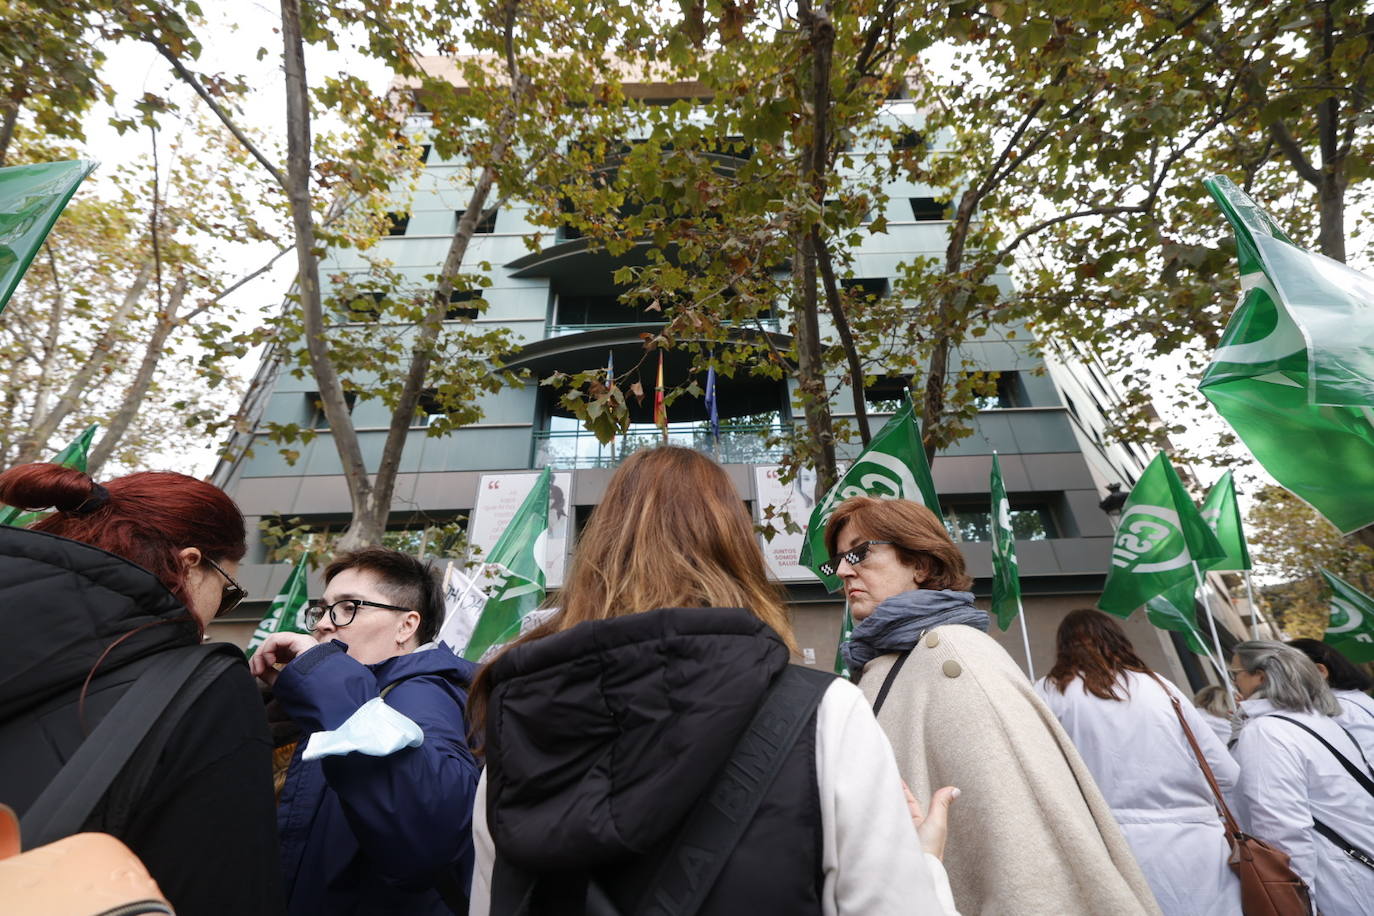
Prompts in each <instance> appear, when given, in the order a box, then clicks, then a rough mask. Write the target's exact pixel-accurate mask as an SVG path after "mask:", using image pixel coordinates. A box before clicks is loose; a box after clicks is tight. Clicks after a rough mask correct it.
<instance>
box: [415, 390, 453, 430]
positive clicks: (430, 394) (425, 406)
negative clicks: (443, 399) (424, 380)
mask: <svg viewBox="0 0 1374 916" xmlns="http://www.w3.org/2000/svg"><path fill="white" fill-rule="evenodd" d="M416 407H417V408H418V409H417V410H416V411H415V417H414V419H412V420H411V421H410V426H411V428H412V429H414V428H415V427H424V426H429V425H430V424H431V423H433V422H434V421H435V420H436V419H438V418H439V417H441V416H443V415H444V414H446V413H448V411H446V410H444V407H443V405H442V404H440V403H439V391H438V389H436V388H426V389H425V390H424V391H421V392H420V400H419V402H418V403H417V404H416Z"/></svg>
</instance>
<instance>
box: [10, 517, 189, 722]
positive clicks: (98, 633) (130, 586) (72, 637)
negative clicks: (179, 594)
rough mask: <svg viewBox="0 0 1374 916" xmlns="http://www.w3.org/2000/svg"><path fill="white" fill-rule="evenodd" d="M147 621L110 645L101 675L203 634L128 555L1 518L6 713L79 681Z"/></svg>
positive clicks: (12, 712)
mask: <svg viewBox="0 0 1374 916" xmlns="http://www.w3.org/2000/svg"><path fill="white" fill-rule="evenodd" d="M179 618H184V619H179ZM152 624H158V625H157V626H152ZM144 626H147V629H144V630H141V631H140V632H138V633H135V634H134V635H132V636H130V637H129V638H127V639H125V640H124V641H123V642H121V643H120V644H119V645H118V646H116V647H115V648H114V649H113V650H111V651H110V653H109V655H107V656H106V657H105V660H104V662H102V663H101V666H100V669H99V671H97V672H96V673H97V675H99V674H102V673H105V672H108V671H113V670H115V669H116V668H119V667H120V666H122V665H126V664H128V663H129V662H131V661H134V660H136V659H139V658H143V657H144V656H147V655H149V654H151V653H153V652H158V651H161V650H162V649H165V648H168V647H170V646H178V645H194V644H195V643H197V642H198V641H199V640H200V636H199V633H198V631H197V628H196V625H195V623H194V622H193V621H192V620H191V619H190V616H189V612H188V611H187V610H186V608H185V607H184V606H183V605H182V604H181V602H180V601H178V600H177V598H176V597H175V596H174V595H173V594H172V593H171V592H170V591H168V590H167V587H166V586H164V585H163V584H162V583H161V582H159V581H158V579H157V577H156V576H154V575H153V574H152V573H150V572H148V570H146V569H144V568H143V567H141V566H137V565H135V564H133V563H130V562H129V561H128V560H125V559H124V558H122V557H118V556H115V555H114V554H112V553H109V552H107V551H104V550H101V549H100V548H98V547H92V546H91V545H89V544H83V543H81V542H80V541H73V540H69V539H67V538H62V537H58V536H56V535H53V534H47V533H46V532H42V531H29V530H27V529H24V528H10V527H0V646H3V647H4V658H5V663H4V664H3V665H0V721H4V720H6V719H9V718H11V717H13V716H14V715H15V714H17V713H19V712H21V711H23V710H25V709H28V708H31V707H33V706H36V705H38V704H39V703H42V702H44V701H46V700H47V699H48V698H49V697H53V696H56V695H57V694H60V693H62V692H64V691H67V690H70V689H72V688H74V687H79V686H80V685H81V683H82V682H83V681H84V680H85V679H86V675H87V674H88V673H90V671H91V669H92V668H93V667H94V666H95V664H96V662H97V661H98V660H99V659H100V656H101V654H102V653H104V652H105V650H106V649H108V648H109V647H110V646H111V645H112V644H113V643H114V642H115V641H116V640H118V639H119V638H120V637H121V636H123V635H124V634H126V633H129V632H130V631H132V630H137V629H138V628H140V627H144Z"/></svg>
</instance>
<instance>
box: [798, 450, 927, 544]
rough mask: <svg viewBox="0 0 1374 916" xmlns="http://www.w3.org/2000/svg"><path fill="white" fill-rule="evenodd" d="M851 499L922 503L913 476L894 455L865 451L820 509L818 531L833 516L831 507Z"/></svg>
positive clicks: (833, 507)
mask: <svg viewBox="0 0 1374 916" xmlns="http://www.w3.org/2000/svg"><path fill="white" fill-rule="evenodd" d="M853 496H873V497H877V498H878V499H914V500H915V501H916V502H919V503H924V502H925V500H923V499H922V494H921V488H920V487H919V486H918V485H917V483H916V475H915V474H913V473H912V472H911V468H909V467H908V466H907V465H906V463H905V462H903V461H902V460H901V459H900V458H898V457H897V456H896V455H889V454H887V453H885V452H867V453H865V454H864V455H863V456H862V457H860V458H859V460H858V461H856V462H854V465H853V467H851V468H850V469H849V471H848V472H846V474H845V475H844V479H843V480H842V481H841V482H840V486H838V487H836V488H835V489H833V490H831V491H830V493H829V494H828V495H827V496H826V498H825V503H824V504H823V505H822V506H821V529H822V530H824V528H825V524H826V523H827V522H829V521H830V516H832V515H834V514H835V507H836V506H838V505H839V504H840V503H842V502H844V501H845V500H846V499H849V498H850V497H853Z"/></svg>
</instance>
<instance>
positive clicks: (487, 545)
mask: <svg viewBox="0 0 1374 916" xmlns="http://www.w3.org/2000/svg"><path fill="white" fill-rule="evenodd" d="M538 479H539V472H537V471H531V472H529V473H524V474H483V475H482V479H481V480H480V481H479V482H478V484H477V504H476V505H475V506H473V507H472V517H471V519H470V520H469V522H468V543H470V544H472V545H473V546H475V547H480V548H481V549H482V555H485V554H486V553H487V552H488V551H490V550H491V549H492V548H493V547H495V546H496V539H497V538H499V537H500V536H501V532H502V531H505V530H506V525H508V524H510V520H511V519H512V518H513V517H514V516H515V512H516V510H517V509H519V508H520V504H521V503H522V502H524V501H525V497H526V496H528V495H529V493H530V490H531V489H532V488H533V487H534V484H535V481H537V480H538ZM572 505H573V503H572V473H571V472H568V471H564V472H561V473H560V472H555V473H554V474H553V476H552V479H550V481H549V537H548V551H547V553H546V555H545V556H546V559H545V563H544V584H545V585H546V586H547V587H548V588H558V587H559V586H561V585H562V584H563V571H564V568H565V567H566V566H567V561H568V538H569V536H570V535H571V533H572Z"/></svg>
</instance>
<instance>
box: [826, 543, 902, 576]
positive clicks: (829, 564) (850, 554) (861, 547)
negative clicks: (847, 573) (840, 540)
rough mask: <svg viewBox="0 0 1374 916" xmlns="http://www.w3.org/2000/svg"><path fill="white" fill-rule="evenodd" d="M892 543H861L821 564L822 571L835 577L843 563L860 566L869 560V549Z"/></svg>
mask: <svg viewBox="0 0 1374 916" xmlns="http://www.w3.org/2000/svg"><path fill="white" fill-rule="evenodd" d="M891 543H892V542H891V541H860V542H859V543H857V544H855V545H854V546H853V547H851V548H849V550H847V551H845V552H844V553H842V554H840V555H839V556H838V557H833V558H831V559H829V560H826V561H825V562H824V563H822V564H821V566H820V570H821V572H822V573H824V574H825V575H827V576H833V575H835V571H836V570H837V569H839V568H840V564H841V563H848V564H849V565H850V566H858V565H859V564H860V563H862V562H863V561H864V560H865V559H867V558H868V548H870V547H872V546H873V545H874V544H891Z"/></svg>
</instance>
